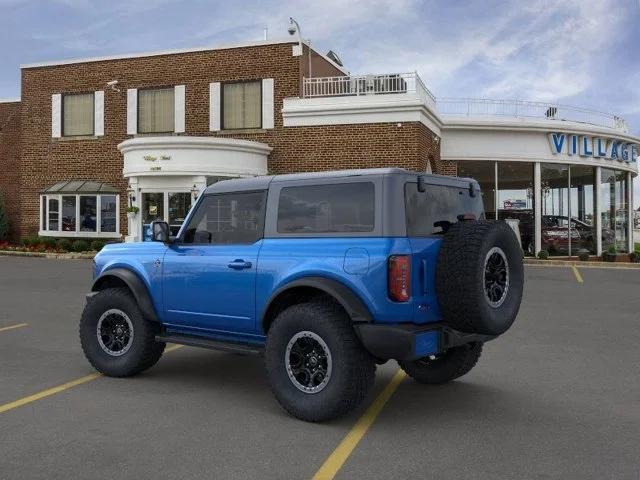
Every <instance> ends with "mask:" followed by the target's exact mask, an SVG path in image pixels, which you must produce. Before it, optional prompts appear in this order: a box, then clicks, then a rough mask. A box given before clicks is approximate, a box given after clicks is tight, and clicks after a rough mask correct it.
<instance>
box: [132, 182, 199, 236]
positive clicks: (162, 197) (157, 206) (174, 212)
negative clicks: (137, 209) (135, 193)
mask: <svg viewBox="0 0 640 480" xmlns="http://www.w3.org/2000/svg"><path fill="white" fill-rule="evenodd" d="M191 204H192V196H191V193H190V192H186V191H185V192H143V193H142V215H141V221H142V240H143V241H145V242H148V241H151V222H153V221H154V220H162V221H165V222H167V223H168V224H169V229H170V232H171V235H177V234H178V232H179V231H180V227H181V226H182V223H183V222H184V219H185V218H186V216H187V213H189V209H190V208H191Z"/></svg>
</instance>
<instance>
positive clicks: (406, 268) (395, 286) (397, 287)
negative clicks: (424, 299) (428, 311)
mask: <svg viewBox="0 0 640 480" xmlns="http://www.w3.org/2000/svg"><path fill="white" fill-rule="evenodd" d="M410 297H411V257H410V256H409V255H392V256H391V257H389V298H390V299H391V300H393V301H395V302H406V301H407V300H409V298H410Z"/></svg>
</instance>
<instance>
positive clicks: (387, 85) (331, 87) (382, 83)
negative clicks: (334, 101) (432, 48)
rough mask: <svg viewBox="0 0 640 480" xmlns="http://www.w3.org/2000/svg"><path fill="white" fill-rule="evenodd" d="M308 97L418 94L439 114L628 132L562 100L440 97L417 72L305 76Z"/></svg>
mask: <svg viewBox="0 0 640 480" xmlns="http://www.w3.org/2000/svg"><path fill="white" fill-rule="evenodd" d="M302 85H303V94H302V96H303V97H304V98H317V97H348V96H363V95H394V94H415V95H418V96H419V98H420V99H421V100H422V102H423V103H425V104H427V105H430V106H432V107H434V108H436V109H437V112H438V113H439V114H443V115H460V116H469V117H511V118H539V119H543V120H544V119H546V120H558V121H563V120H564V121H570V122H577V123H585V124H589V125H595V126H599V127H607V128H613V129H616V130H620V131H622V132H625V133H628V132H629V127H628V125H627V122H626V121H625V120H624V119H623V118H621V117H619V116H617V115H612V114H609V113H604V112H599V111H597V110H590V109H587V108H581V107H573V106H569V105H562V104H559V103H549V102H529V101H523V100H492V99H477V98H439V99H436V97H435V96H434V95H433V93H431V91H429V89H428V88H427V87H426V86H425V84H424V83H423V82H422V79H421V78H420V76H419V75H418V74H417V73H416V72H411V73H389V74H382V75H375V74H372V75H353V76H344V77H311V78H305V79H303V83H302Z"/></svg>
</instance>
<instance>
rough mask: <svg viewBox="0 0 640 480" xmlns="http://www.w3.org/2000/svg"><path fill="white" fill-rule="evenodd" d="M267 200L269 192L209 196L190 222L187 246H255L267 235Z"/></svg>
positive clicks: (185, 235) (187, 231)
mask: <svg viewBox="0 0 640 480" xmlns="http://www.w3.org/2000/svg"><path fill="white" fill-rule="evenodd" d="M265 200H266V193H265V192H247V193H223V194H219V195H208V196H206V197H205V198H204V199H203V200H202V202H201V203H200V204H199V205H198V207H197V210H196V211H195V212H194V214H193V216H192V217H191V219H190V220H189V224H188V225H187V228H186V230H185V233H184V238H183V243H189V244H215V245H230V244H251V243H254V242H255V241H256V240H259V239H260V238H262V236H263V232H264V206H265Z"/></svg>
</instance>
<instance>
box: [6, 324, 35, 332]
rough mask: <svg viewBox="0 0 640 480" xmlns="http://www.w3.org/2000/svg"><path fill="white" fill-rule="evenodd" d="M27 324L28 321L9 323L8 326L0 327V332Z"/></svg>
mask: <svg viewBox="0 0 640 480" xmlns="http://www.w3.org/2000/svg"><path fill="white" fill-rule="evenodd" d="M27 325H29V324H28V323H18V324H16V325H9V326H8V327H1V328H0V332H6V331H7V330H13V329H15V328H22V327H26V326H27Z"/></svg>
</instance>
